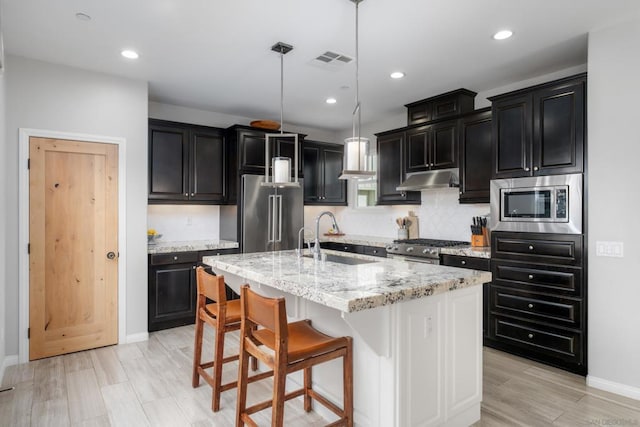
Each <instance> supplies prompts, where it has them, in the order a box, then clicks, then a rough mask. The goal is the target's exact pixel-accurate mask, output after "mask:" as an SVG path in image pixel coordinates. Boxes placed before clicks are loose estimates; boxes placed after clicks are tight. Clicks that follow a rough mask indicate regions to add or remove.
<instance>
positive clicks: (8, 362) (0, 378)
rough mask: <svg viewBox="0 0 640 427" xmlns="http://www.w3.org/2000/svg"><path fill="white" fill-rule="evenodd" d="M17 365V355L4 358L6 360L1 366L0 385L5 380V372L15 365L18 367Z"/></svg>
mask: <svg viewBox="0 0 640 427" xmlns="http://www.w3.org/2000/svg"><path fill="white" fill-rule="evenodd" d="M17 364H18V355H17V354H12V355H10V356H5V357H4V360H3V361H2V364H0V384H1V383H2V382H3V380H4V370H5V369H6V368H8V367H9V366H13V365H17Z"/></svg>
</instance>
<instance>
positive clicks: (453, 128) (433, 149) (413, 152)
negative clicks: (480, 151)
mask: <svg viewBox="0 0 640 427" xmlns="http://www.w3.org/2000/svg"><path fill="white" fill-rule="evenodd" d="M457 138H458V123H457V120H448V121H445V122H439V123H434V124H432V125H425V126H420V127H417V128H411V129H408V130H407V131H406V135H405V149H404V152H405V153H406V155H405V172H407V173H411V172H423V171H428V170H434V169H447V168H455V167H458V150H457V147H458V141H457Z"/></svg>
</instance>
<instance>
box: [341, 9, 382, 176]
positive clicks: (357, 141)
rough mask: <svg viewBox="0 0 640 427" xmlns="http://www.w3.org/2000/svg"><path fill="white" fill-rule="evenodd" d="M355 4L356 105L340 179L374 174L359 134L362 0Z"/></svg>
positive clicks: (365, 146) (345, 147)
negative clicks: (359, 24)
mask: <svg viewBox="0 0 640 427" xmlns="http://www.w3.org/2000/svg"><path fill="white" fill-rule="evenodd" d="M349 1H351V2H353V3H355V5H356V107H355V109H354V110H353V114H352V118H351V119H352V123H353V136H352V137H351V138H347V139H345V140H344V164H343V170H342V174H341V175H340V177H339V178H340V179H368V178H371V177H373V176H375V174H376V173H375V172H374V171H373V170H372V166H373V161H372V159H371V155H370V153H369V139H368V138H363V137H361V136H360V118H361V117H360V85H359V79H358V77H359V75H358V74H359V71H360V70H359V61H358V57H359V55H358V5H359V4H360V3H361V2H362V0H349Z"/></svg>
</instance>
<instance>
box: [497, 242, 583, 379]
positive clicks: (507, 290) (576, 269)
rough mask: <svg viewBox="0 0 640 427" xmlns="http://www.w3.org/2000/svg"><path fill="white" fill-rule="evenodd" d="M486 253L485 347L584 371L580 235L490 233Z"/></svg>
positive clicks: (581, 244) (581, 243)
mask: <svg viewBox="0 0 640 427" xmlns="http://www.w3.org/2000/svg"><path fill="white" fill-rule="evenodd" d="M491 251H492V254H491V273H492V276H493V279H492V282H491V285H490V294H489V307H490V312H489V320H488V324H489V331H488V338H487V339H485V345H488V346H490V347H494V348H498V349H500V350H504V351H508V352H511V353H514V354H518V355H521V356H524V357H528V358H530V359H534V360H538V361H540V362H543V363H548V364H551V365H553V366H558V367H561V368H564V369H567V370H570V371H572V372H576V373H579V374H582V375H584V374H585V373H586V371H587V348H586V340H585V338H586V336H587V330H586V326H587V325H586V307H587V305H586V304H587V301H586V289H585V287H586V284H585V278H584V274H583V267H584V264H583V259H584V253H583V252H584V248H583V236H582V235H575V234H542V233H510V232H493V233H492V234H491Z"/></svg>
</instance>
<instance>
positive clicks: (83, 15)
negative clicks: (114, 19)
mask: <svg viewBox="0 0 640 427" xmlns="http://www.w3.org/2000/svg"><path fill="white" fill-rule="evenodd" d="M76 18H78V19H79V20H80V21H91V16H89V15H87V14H86V13H82V12H78V13H76Z"/></svg>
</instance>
